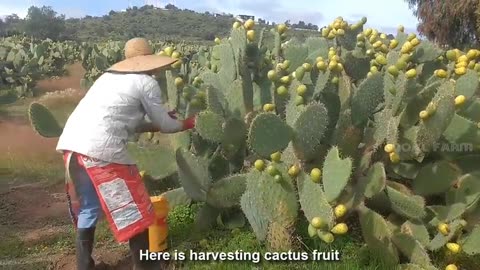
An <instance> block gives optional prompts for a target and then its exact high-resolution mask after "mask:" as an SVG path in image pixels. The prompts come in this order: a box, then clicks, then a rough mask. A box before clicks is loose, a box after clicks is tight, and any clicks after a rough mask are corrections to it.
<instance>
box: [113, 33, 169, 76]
mask: <svg viewBox="0 0 480 270" xmlns="http://www.w3.org/2000/svg"><path fill="white" fill-rule="evenodd" d="M177 60H178V59H174V58H171V57H168V56H160V55H155V54H153V50H152V47H150V44H148V41H147V40H146V39H144V38H133V39H130V40H129V41H127V43H126V44H125V60H123V61H120V62H118V63H116V64H114V65H113V66H111V67H110V68H109V69H107V71H116V72H134V73H140V72H146V71H152V70H155V69H158V68H162V67H166V66H170V65H171V64H173V63H175V62H176V61H177Z"/></svg>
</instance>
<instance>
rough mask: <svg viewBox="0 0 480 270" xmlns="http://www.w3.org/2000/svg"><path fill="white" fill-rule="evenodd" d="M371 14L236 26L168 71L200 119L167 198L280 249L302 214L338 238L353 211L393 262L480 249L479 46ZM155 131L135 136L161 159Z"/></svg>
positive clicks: (327, 236) (179, 98) (173, 101)
mask: <svg viewBox="0 0 480 270" xmlns="http://www.w3.org/2000/svg"><path fill="white" fill-rule="evenodd" d="M365 23H366V19H362V20H361V21H359V22H357V23H355V24H349V23H348V22H346V21H344V20H343V19H342V18H337V19H336V20H335V21H334V22H333V23H332V24H330V25H329V26H328V27H325V28H323V29H322V30H321V33H320V36H319V37H315V38H308V39H307V40H306V41H305V42H299V41H297V40H295V39H290V40H288V29H287V27H286V26H285V25H278V26H276V28H274V29H272V30H271V31H266V30H265V29H260V30H259V29H255V23H254V22H253V21H250V20H249V21H247V22H245V23H244V24H243V25H242V24H241V23H239V22H235V24H234V26H233V28H232V31H231V35H230V37H229V38H225V39H217V40H216V43H217V44H216V45H215V46H213V47H212V48H209V49H205V50H203V49H202V50H200V51H199V52H198V53H197V54H196V55H195V56H194V57H193V59H194V60H192V62H189V63H188V64H186V65H184V68H182V69H172V70H168V71H166V72H165V77H164V78H165V80H161V83H163V86H162V89H163V90H164V96H165V97H166V99H167V100H168V104H169V105H170V106H171V107H172V108H175V109H176V110H177V111H178V112H179V113H180V115H182V116H183V117H189V116H192V115H196V128H195V129H194V130H191V131H184V132H182V133H178V134H174V135H172V142H173V145H174V148H175V158H176V162H177V173H178V179H179V182H180V184H181V186H180V187H178V188H177V189H174V190H172V191H169V192H170V196H171V198H172V200H177V201H181V200H179V199H178V197H182V196H183V197H184V196H188V198H190V199H191V200H192V201H195V202H203V203H205V204H204V206H203V208H202V209H201V210H200V212H199V214H198V216H197V220H198V223H199V224H201V225H207V224H208V223H209V221H211V220H220V221H221V223H222V222H223V223H227V222H228V223H229V224H237V225H239V224H243V222H242V216H244V217H245V218H246V220H248V223H249V224H250V226H251V227H252V230H253V232H254V233H255V235H256V237H257V239H258V240H259V241H261V242H264V243H266V244H267V245H268V246H269V247H270V248H271V249H274V250H288V249H292V248H295V247H297V244H298V243H296V241H297V239H298V238H297V237H295V234H296V233H299V232H298V231H296V228H297V227H298V226H296V225H297V223H298V222H299V220H302V219H304V220H306V221H308V223H309V226H308V235H309V236H310V237H313V238H316V239H321V240H322V241H325V242H327V243H331V242H333V241H335V238H336V237H341V235H343V234H346V233H348V232H349V231H351V229H349V226H348V225H347V224H350V222H352V221H351V220H350V219H352V218H355V217H358V219H359V220H358V223H359V225H360V228H361V234H362V236H363V239H364V241H365V247H366V248H368V250H370V251H371V252H374V253H376V254H377V255H379V257H380V258H382V259H383V261H384V263H385V264H387V265H392V266H400V267H401V269H438V268H437V267H440V266H439V265H435V263H434V262H432V260H431V255H432V254H433V253H434V252H437V251H439V250H442V249H445V250H449V251H450V252H451V253H463V254H466V255H477V254H479V253H480V246H479V245H478V241H480V225H479V221H480V203H479V200H480V171H479V170H478V168H477V166H476V165H477V163H478V161H479V160H480V151H479V150H480V148H479V147H478V146H480V124H479V122H480V96H479V71H480V69H479V67H480V64H479V63H478V60H479V59H480V51H479V50H470V51H467V52H462V51H459V50H449V51H443V50H441V49H439V48H437V47H436V46H435V45H434V44H433V43H431V42H428V41H420V40H419V39H418V38H417V37H416V36H415V35H414V34H409V35H408V34H406V33H404V30H403V28H399V30H398V32H397V35H396V36H395V37H394V38H393V39H392V38H388V37H387V36H386V35H385V34H381V33H379V32H378V31H376V30H373V29H369V28H367V29H365V28H364V25H365ZM269 35H270V36H271V39H270V40H273V42H271V43H270V42H266V40H269V37H268V36H269ZM164 52H165V53H166V54H169V52H166V51H165V50H164ZM172 53H173V52H172ZM37 110H38V108H37ZM42 110H43V109H42ZM43 113H44V114H45V112H43ZM31 117H32V123H35V124H36V127H37V130H38V129H40V128H41V126H42V124H39V121H36V119H39V117H37V115H36V114H35V112H34V111H33V110H32V113H31ZM46 118H48V117H44V119H46ZM53 127H54V128H57V127H56V126H55V125H53ZM43 133H45V131H43ZM152 137H153V138H154V137H155V136H147V135H144V136H142V137H141V138H140V139H139V141H138V142H136V143H132V145H133V148H132V149H134V150H133V151H132V154H133V155H134V156H135V157H136V158H137V159H148V158H154V157H153V156H148V155H149V154H147V153H146V152H142V151H138V150H139V148H135V146H138V145H141V146H142V147H143V146H146V147H150V146H149V145H151V140H152ZM152 147H153V146H152ZM159 166H162V165H161V164H158V165H155V166H152V168H145V169H146V171H147V173H148V172H149V171H150V170H152V171H153V170H158V167H159ZM232 211H234V213H235V211H237V213H238V212H240V213H242V215H241V216H239V215H238V214H232ZM232 217H233V219H234V221H233V222H230V221H229V220H228V219H229V218H232ZM449 263H451V264H450V265H448V266H447V268H446V269H448V270H454V269H460V268H461V267H462V266H461V265H458V263H457V262H455V261H453V259H452V261H450V262H449Z"/></svg>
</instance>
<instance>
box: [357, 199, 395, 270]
mask: <svg viewBox="0 0 480 270" xmlns="http://www.w3.org/2000/svg"><path fill="white" fill-rule="evenodd" d="M359 218H360V225H361V227H362V235H363V239H364V240H365V242H366V243H367V245H368V246H369V248H370V249H373V250H374V251H375V252H376V253H378V257H379V258H382V259H383V260H384V262H385V263H386V264H387V265H391V266H396V265H398V262H399V257H398V253H397V249H396V248H395V246H394V244H393V243H392V240H391V238H392V236H393V235H392V232H391V230H390V228H389V226H388V223H387V221H386V220H385V219H384V218H383V217H382V216H381V215H380V214H378V213H376V212H375V211H373V210H371V209H369V208H367V207H360V208H359Z"/></svg>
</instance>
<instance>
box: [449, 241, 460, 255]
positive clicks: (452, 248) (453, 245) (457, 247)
mask: <svg viewBox="0 0 480 270" xmlns="http://www.w3.org/2000/svg"><path fill="white" fill-rule="evenodd" d="M446 247H447V249H448V250H450V251H451V252H452V253H453V254H457V253H460V251H461V250H462V248H461V247H460V245H459V244H457V243H447V245H446Z"/></svg>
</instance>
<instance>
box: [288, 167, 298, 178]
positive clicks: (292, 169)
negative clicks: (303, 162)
mask: <svg viewBox="0 0 480 270" xmlns="http://www.w3.org/2000/svg"><path fill="white" fill-rule="evenodd" d="M299 173H300V168H299V167H298V166H297V165H292V166H291V167H290V168H289V169H288V175H290V176H291V177H295V176H297V175H298V174H299Z"/></svg>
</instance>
